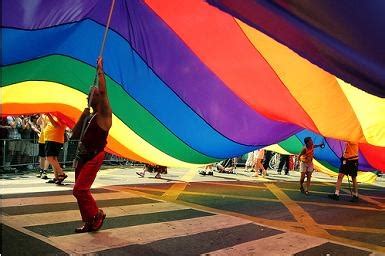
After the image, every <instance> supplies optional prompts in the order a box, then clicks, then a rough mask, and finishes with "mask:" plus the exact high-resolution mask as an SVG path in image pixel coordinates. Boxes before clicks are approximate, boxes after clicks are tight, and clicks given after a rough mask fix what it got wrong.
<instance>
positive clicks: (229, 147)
mask: <svg viewBox="0 0 385 256" xmlns="http://www.w3.org/2000/svg"><path fill="white" fill-rule="evenodd" d="M240 2H241V1H240ZM110 4H111V2H110V1H106V0H92V1H91V0H90V1H80V0H69V1H50V0H40V1H21V0H5V1H3V2H2V5H3V6H2V7H3V8H2V17H3V18H2V27H1V33H2V35H3V38H2V39H3V40H2V59H1V72H2V83H1V89H0V90H1V91H0V93H1V95H2V101H1V108H2V115H8V114H15V115H16V114H28V113H40V112H53V113H56V114H57V115H59V116H60V117H61V118H62V119H63V120H65V121H66V122H67V123H68V125H69V126H72V125H73V124H74V122H75V121H76V120H77V118H78V117H79V115H80V113H81V111H82V110H83V108H84V107H85V106H86V103H87V102H86V96H87V93H88V91H89V88H90V84H92V82H93V80H94V76H95V65H96V59H97V57H98V53H99V50H100V47H101V41H102V37H103V33H104V29H105V24H106V22H107V16H108V12H109V8H110ZM103 58H104V70H105V73H106V77H107V86H108V94H109V97H110V102H111V105H112V109H113V114H114V115H113V126H112V129H111V131H110V134H109V138H108V144H107V148H108V151H110V152H115V153H117V154H119V155H121V156H124V157H128V158H130V159H134V160H138V161H142V162H152V163H158V164H162V165H166V166H185V167H194V166H199V165H202V164H205V163H211V162H216V161H219V160H220V159H224V158H229V157H234V156H240V155H243V154H245V153H247V152H250V151H252V150H254V149H257V148H261V147H265V146H268V145H272V144H277V143H278V144H280V145H281V144H282V143H286V144H288V145H289V146H290V145H291V146H293V148H295V150H294V151H292V152H293V153H294V152H297V151H298V148H300V147H301V145H302V142H303V138H304V136H305V135H306V134H311V136H314V138H317V140H318V141H320V140H321V139H322V140H325V141H327V142H329V141H330V143H329V144H328V145H329V146H328V147H326V148H325V149H324V150H323V151H322V152H317V153H316V159H317V160H319V161H320V162H322V163H323V164H324V166H327V168H329V169H330V170H334V171H335V170H337V168H338V161H339V160H338V158H339V155H340V150H338V148H336V147H335V146H334V145H335V143H339V142H340V141H341V140H351V141H357V142H359V143H360V153H361V156H360V169H362V170H382V171H385V163H384V161H385V160H384V159H385V156H384V154H385V150H384V147H385V115H384V114H381V113H385V101H384V99H383V98H381V97H378V95H379V94H376V93H374V94H373V93H372V94H370V93H367V92H364V91H362V90H360V89H359V88H360V87H359V86H357V85H356V84H353V85H351V84H348V83H345V82H344V81H342V80H340V79H337V78H336V77H335V76H334V75H332V74H330V73H328V72H326V71H324V70H323V69H321V68H319V67H317V66H316V65H314V64H312V63H311V62H309V61H308V60H306V59H304V58H302V57H300V56H299V55H298V54H296V53H295V52H293V51H292V50H290V49H289V48H287V47H286V46H284V45H282V44H280V43H278V42H277V41H275V40H273V39H272V38H270V37H268V36H267V35H265V34H263V33H261V32H259V31H258V30H256V29H254V28H252V27H250V26H248V25H246V24H245V23H243V22H242V21H240V20H237V19H235V18H233V17H232V16H230V15H228V14H227V13H224V12H222V11H221V10H219V9H217V8H216V7H213V6H211V5H209V4H208V3H206V2H203V1H198V0H184V1H167V4H165V3H164V1H161V0H148V1H139V0H117V1H116V4H115V7H114V11H113V16H112V20H111V24H110V27H109V32H108V36H107V40H106V45H105V51H104V55H103ZM341 78H343V77H341ZM372 78H373V79H376V77H372ZM378 79H381V78H380V77H378ZM359 85H362V84H361V83H360V84H359ZM374 87H375V88H379V89H380V91H381V88H380V87H376V84H374ZM367 91H369V92H371V91H370V90H367ZM292 138H295V139H292ZM323 138H328V139H323ZM329 138H330V139H329ZM318 141H316V142H318ZM334 141H335V142H334ZM290 143H292V144H290ZM284 148H285V147H284ZM289 151H290V150H289Z"/></svg>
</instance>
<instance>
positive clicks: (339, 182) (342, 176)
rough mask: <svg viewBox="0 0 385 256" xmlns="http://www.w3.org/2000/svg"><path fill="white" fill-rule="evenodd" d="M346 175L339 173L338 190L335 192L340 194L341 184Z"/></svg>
mask: <svg viewBox="0 0 385 256" xmlns="http://www.w3.org/2000/svg"><path fill="white" fill-rule="evenodd" d="M344 176H345V174H343V173H339V174H338V178H337V182H336V191H335V192H334V194H336V195H337V196H339V195H340V189H341V184H342V180H343V178H344Z"/></svg>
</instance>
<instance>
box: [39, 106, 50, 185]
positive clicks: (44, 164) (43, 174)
mask: <svg viewBox="0 0 385 256" xmlns="http://www.w3.org/2000/svg"><path fill="white" fill-rule="evenodd" d="M47 119H48V117H47V116H46V115H44V114H41V115H40V116H39V118H38V119H37V125H38V126H39V128H40V131H39V132H38V136H39V140H38V143H39V154H38V155H39V168H40V170H39V174H38V175H36V177H38V178H42V179H48V177H47V169H48V166H49V163H48V161H47V158H46V155H45V137H44V130H45V127H46V126H47V121H46V120H47Z"/></svg>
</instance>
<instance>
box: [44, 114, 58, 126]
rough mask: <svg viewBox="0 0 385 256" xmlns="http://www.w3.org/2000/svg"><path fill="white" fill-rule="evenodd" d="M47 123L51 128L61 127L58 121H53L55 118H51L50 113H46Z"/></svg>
mask: <svg viewBox="0 0 385 256" xmlns="http://www.w3.org/2000/svg"><path fill="white" fill-rule="evenodd" d="M47 116H48V119H49V121H50V122H51V123H52V125H53V126H55V127H59V126H60V125H61V123H60V121H57V120H55V118H53V117H52V115H51V114H50V113H47Z"/></svg>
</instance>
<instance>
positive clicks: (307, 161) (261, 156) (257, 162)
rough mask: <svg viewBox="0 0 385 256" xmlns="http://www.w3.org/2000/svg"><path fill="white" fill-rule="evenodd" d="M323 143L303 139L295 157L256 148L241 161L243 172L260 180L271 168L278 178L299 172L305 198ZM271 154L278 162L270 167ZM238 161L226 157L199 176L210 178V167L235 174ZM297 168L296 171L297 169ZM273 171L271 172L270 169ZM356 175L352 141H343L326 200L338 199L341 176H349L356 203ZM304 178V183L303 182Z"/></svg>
mask: <svg viewBox="0 0 385 256" xmlns="http://www.w3.org/2000/svg"><path fill="white" fill-rule="evenodd" d="M324 146H325V145H324V143H321V144H318V145H315V144H314V143H313V140H312V138H310V137H306V138H304V147H303V149H302V151H301V152H300V154H299V155H286V154H278V153H273V152H272V151H269V150H265V149H259V150H255V151H252V152H250V153H248V154H247V160H246V162H245V166H244V170H245V171H246V172H249V171H250V172H254V174H253V175H251V176H252V177H259V176H260V175H262V177H263V178H265V177H266V176H269V174H268V173H267V169H271V170H272V169H275V168H276V171H277V174H279V175H281V174H282V171H284V173H285V175H289V171H292V170H294V169H299V171H300V173H301V176H300V180H299V190H300V191H301V193H303V194H305V195H309V193H310V187H311V177H312V174H313V171H314V170H315V168H314V165H313V159H314V149H315V148H318V147H320V148H321V149H322V148H324ZM273 154H275V155H276V156H277V155H278V156H279V161H278V162H279V163H278V164H276V165H277V166H276V167H275V166H271V161H272V157H273ZM238 160H239V158H237V157H235V158H229V159H226V160H223V161H221V162H218V163H216V164H209V165H206V166H205V167H204V169H203V170H200V171H199V174H201V175H213V168H214V167H215V168H216V171H217V172H219V173H229V174H237V167H238ZM297 167H298V168H297ZM273 171H274V170H273ZM357 172H358V144H357V143H354V142H349V141H348V142H345V150H344V152H343V155H342V156H341V166H340V168H339V174H338V179H337V183H336V190H335V193H334V194H331V195H329V196H328V197H329V198H330V199H333V200H337V201H338V200H339V193H340V188H341V183H342V179H343V177H344V176H345V175H346V176H348V177H349V176H350V177H351V178H352V183H353V190H352V191H351V192H352V199H351V202H357V201H358V184H357ZM305 179H306V183H305Z"/></svg>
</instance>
